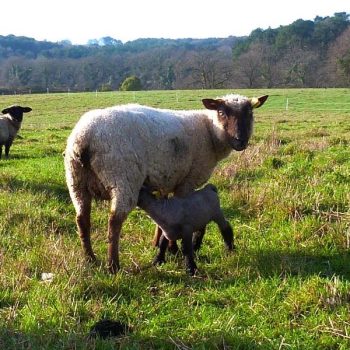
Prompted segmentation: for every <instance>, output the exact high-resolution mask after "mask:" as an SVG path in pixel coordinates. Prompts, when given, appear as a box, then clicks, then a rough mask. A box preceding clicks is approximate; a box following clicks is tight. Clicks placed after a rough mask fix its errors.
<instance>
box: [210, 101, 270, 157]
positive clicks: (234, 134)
mask: <svg viewBox="0 0 350 350" xmlns="http://www.w3.org/2000/svg"><path fill="white" fill-rule="evenodd" d="M267 97H268V96H262V97H259V98H253V99H242V100H237V101H226V100H225V99H216V100H213V99H204V100H203V104H204V106H205V107H206V108H208V109H211V110H216V111H217V119H218V122H219V124H220V125H221V128H222V129H223V130H225V133H226V136H227V142H228V143H229V144H230V145H231V147H232V148H233V149H234V150H236V151H243V150H244V149H246V148H247V146H248V141H249V139H250V137H251V135H252V131H253V122H254V118H253V108H257V107H260V106H262V105H263V103H264V102H265V101H266V100H267Z"/></svg>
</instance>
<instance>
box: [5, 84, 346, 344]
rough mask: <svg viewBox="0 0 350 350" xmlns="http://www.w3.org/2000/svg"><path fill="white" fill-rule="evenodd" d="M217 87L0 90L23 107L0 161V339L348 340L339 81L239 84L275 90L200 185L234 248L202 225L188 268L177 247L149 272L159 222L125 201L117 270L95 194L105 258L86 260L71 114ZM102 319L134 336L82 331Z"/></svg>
mask: <svg viewBox="0 0 350 350" xmlns="http://www.w3.org/2000/svg"><path fill="white" fill-rule="evenodd" d="M227 92H228V91H205V90H200V91H168V92H165V91H150V92H135V93H133V92H125V93H121V92H108V93H81V94H78V93H77V94H45V95H44V94H43V95H18V96H0V106H1V107H6V106H8V105H11V104H14V103H18V104H21V105H23V106H24V105H28V106H30V107H32V108H33V111H32V112H31V113H29V114H28V115H25V120H24V123H23V127H22V130H21V131H20V136H21V138H18V139H16V140H15V143H14V145H13V147H12V149H11V153H10V156H11V158H10V159H9V160H4V159H3V160H1V161H0V349H16V350H18V349H84V350H86V349H118V348H120V349H192V348H193V349H349V348H350V254H349V249H350V209H349V208H350V147H349V145H350V91H349V89H315V90H314V89H306V90H299V89H293V90H277V89H276V90H241V91H235V92H239V93H242V94H244V95H247V96H259V95H264V94H269V95H270V97H269V99H268V100H267V102H266V103H265V105H264V106H263V107H261V108H259V109H257V110H256V111H255V121H256V122H255V130H254V136H253V138H252V140H251V143H250V146H249V147H248V149H247V150H245V151H244V152H241V153H240V152H233V153H232V154H231V156H230V157H229V158H228V159H226V160H224V161H222V162H221V163H220V164H219V166H218V167H217V169H216V171H215V173H214V175H213V177H212V178H211V180H210V182H212V183H214V184H216V185H217V187H218V189H219V194H220V198H221V201H222V206H223V208H224V211H225V214H226V217H227V218H228V220H229V221H230V222H231V224H232V225H233V227H234V232H235V237H236V247H237V250H236V252H235V253H234V254H227V253H226V252H225V250H224V246H223V242H222V240H221V236H220V234H219V232H218V229H217V227H216V226H215V225H214V224H210V226H209V228H208V231H207V234H206V236H205V239H204V244H203V247H202V249H201V250H200V252H199V253H198V255H197V265H198V267H199V273H198V275H197V276H196V277H194V278H191V277H189V276H187V275H186V273H185V270H184V267H183V261H182V257H181V256H168V261H167V263H166V264H165V265H163V266H161V267H153V266H151V264H150V262H151V261H152V259H153V257H154V256H155V253H156V251H155V248H153V247H152V246H151V240H152V236H153V231H154V225H153V223H152V222H151V220H150V219H149V218H148V217H147V216H146V215H145V214H144V213H143V212H141V211H140V210H134V211H133V212H132V213H131V214H130V216H129V218H128V220H127V221H126V223H125V224H124V226H123V233H122V239H121V254H120V255H121V266H122V270H121V271H120V272H119V273H118V274H117V275H116V276H111V275H109V273H108V272H107V269H106V266H105V262H106V254H107V252H106V248H107V243H106V227H107V215H108V211H109V210H108V204H107V203H103V202H98V203H95V204H94V207H93V228H92V241H93V245H94V249H95V251H96V253H97V255H98V258H99V260H100V262H101V263H100V265H98V266H91V265H89V264H87V263H85V261H84V259H83V255H82V250H81V247H80V242H79V238H78V235H77V233H76V226H75V221H74V220H75V212H74V209H73V206H72V204H71V202H70V199H69V195H68V191H67V189H66V186H65V180H64V168H63V158H62V152H63V150H64V147H65V142H66V138H67V136H68V135H69V133H70V130H71V129H72V127H73V126H74V124H75V123H76V121H77V120H78V118H79V117H80V115H81V114H82V113H83V112H85V111H87V110H90V109H93V108H101V107H106V106H111V105H115V104H120V103H129V102H136V103H142V104H147V105H151V106H155V107H164V108H174V109H197V108H201V99H202V98H204V97H214V98H215V97H216V96H221V95H224V94H226V93H227ZM43 273H52V274H53V277H52V278H50V279H47V280H45V279H43ZM105 318H108V319H113V320H118V321H120V322H122V323H124V324H127V325H128V326H129V327H130V328H131V330H130V332H128V333H127V334H126V335H125V336H123V337H120V338H110V339H105V340H103V339H95V338H91V337H88V334H89V330H90V328H91V327H92V326H93V325H94V324H95V323H96V322H97V321H99V320H101V319H105Z"/></svg>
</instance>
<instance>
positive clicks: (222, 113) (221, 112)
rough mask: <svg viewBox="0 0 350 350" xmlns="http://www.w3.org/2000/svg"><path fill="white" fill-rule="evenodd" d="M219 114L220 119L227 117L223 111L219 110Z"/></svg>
mask: <svg viewBox="0 0 350 350" xmlns="http://www.w3.org/2000/svg"><path fill="white" fill-rule="evenodd" d="M218 114H219V116H220V117H225V116H226V113H225V112H224V110H222V109H219V110H218Z"/></svg>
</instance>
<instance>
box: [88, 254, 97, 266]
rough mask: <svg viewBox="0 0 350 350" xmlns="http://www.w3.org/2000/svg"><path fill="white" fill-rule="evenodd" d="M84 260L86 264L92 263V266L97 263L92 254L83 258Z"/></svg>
mask: <svg viewBox="0 0 350 350" xmlns="http://www.w3.org/2000/svg"><path fill="white" fill-rule="evenodd" d="M85 259H86V261H87V262H88V263H92V264H96V263H97V258H96V256H95V255H94V254H92V255H90V254H88V255H86V256H85Z"/></svg>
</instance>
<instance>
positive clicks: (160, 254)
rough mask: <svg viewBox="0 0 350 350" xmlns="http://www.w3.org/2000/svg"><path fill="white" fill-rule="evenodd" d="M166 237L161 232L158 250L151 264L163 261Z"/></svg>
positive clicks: (166, 243) (166, 242) (166, 244)
mask: <svg viewBox="0 0 350 350" xmlns="http://www.w3.org/2000/svg"><path fill="white" fill-rule="evenodd" d="M168 243H169V241H168V239H167V238H166V237H165V236H164V235H163V234H162V235H161V237H160V239H159V252H158V254H157V256H156V257H155V258H154V260H153V265H161V264H164V263H165V252H166V248H167V247H168Z"/></svg>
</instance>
